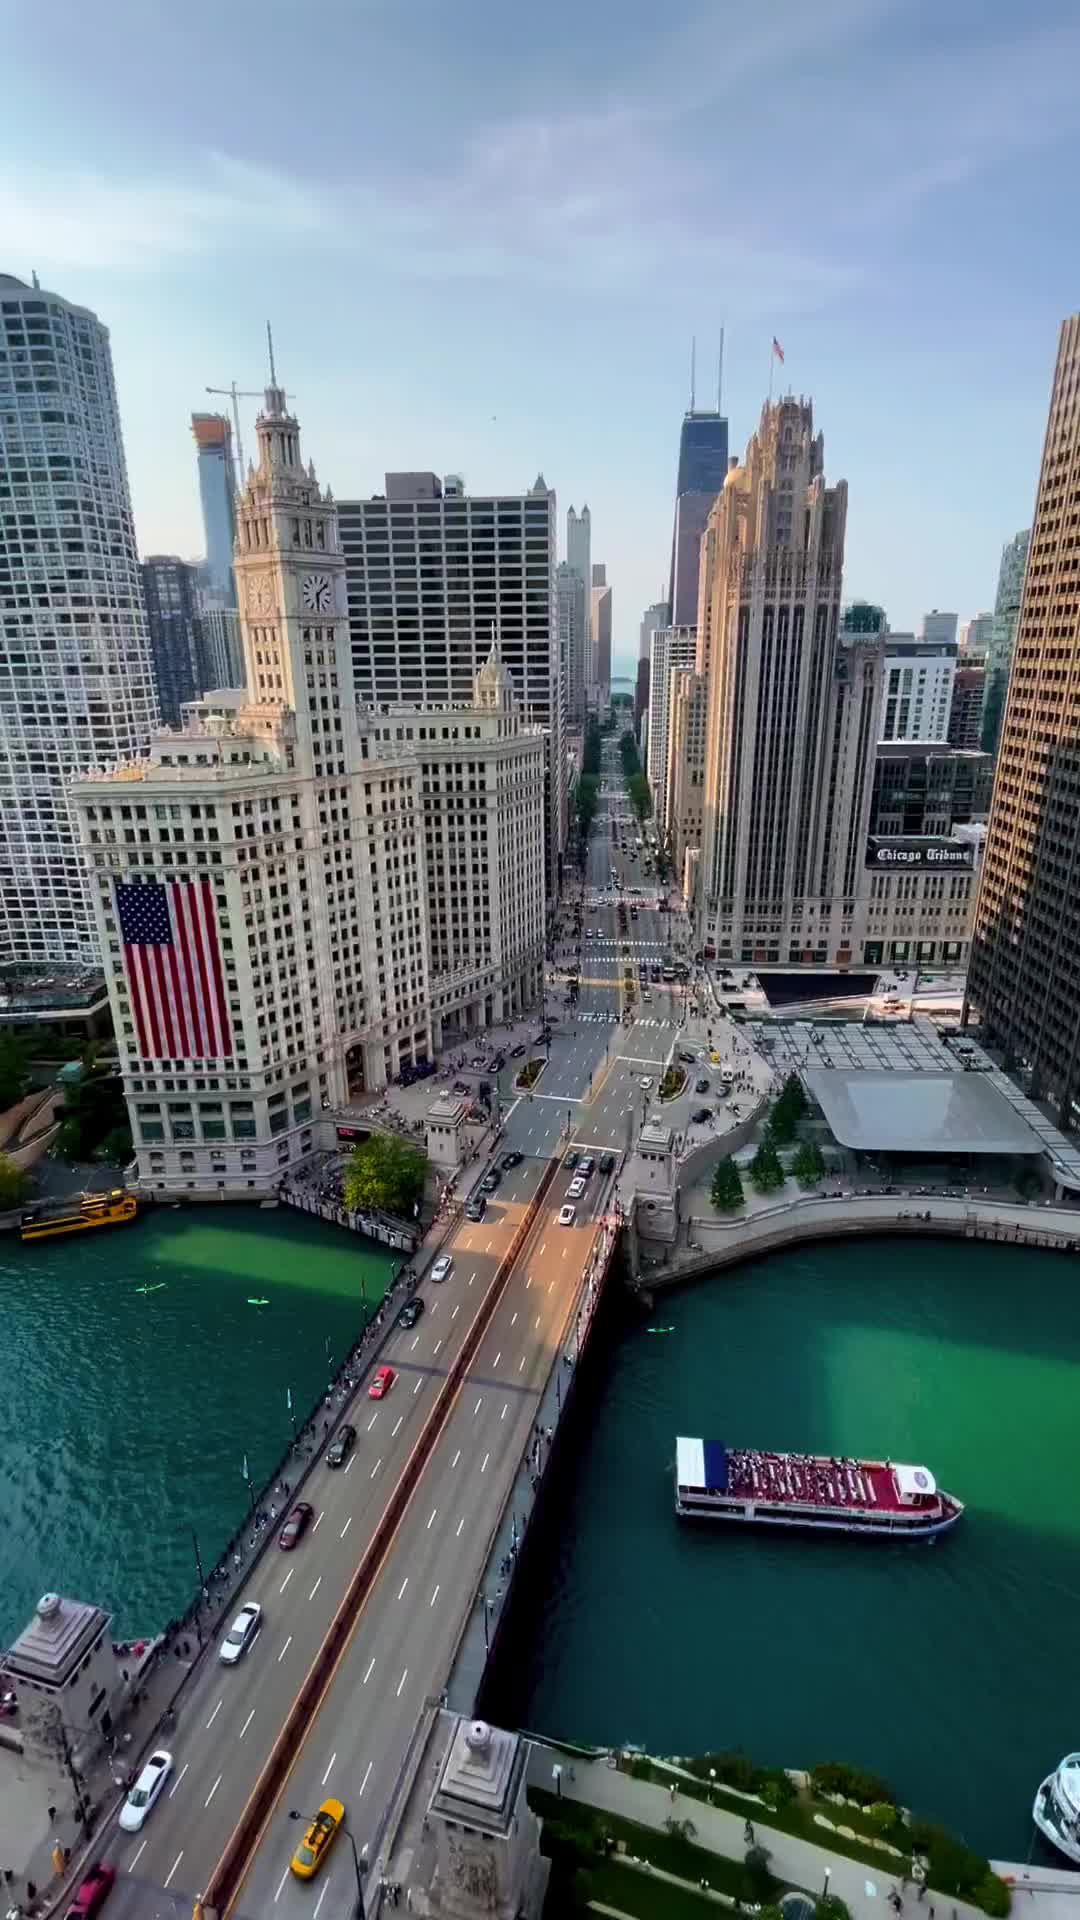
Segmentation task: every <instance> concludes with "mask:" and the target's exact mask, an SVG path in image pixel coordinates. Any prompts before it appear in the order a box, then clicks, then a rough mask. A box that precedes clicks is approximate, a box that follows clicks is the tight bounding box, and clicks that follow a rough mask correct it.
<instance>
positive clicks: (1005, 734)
mask: <svg viewBox="0 0 1080 1920" xmlns="http://www.w3.org/2000/svg"><path fill="white" fill-rule="evenodd" d="M1078 395H1080V313H1076V314H1073V315H1072V316H1071V318H1069V319H1068V320H1066V321H1065V322H1064V324H1063V326H1062V329H1061V336H1060V340H1059V343H1058V355H1057V366H1056V368H1055V372H1054V385H1053V391H1052V393H1051V397H1050V414H1049V419H1048V421H1047V427H1046V438H1045V440H1044V442H1043V456H1042V468H1041V471H1040V474H1039V490H1038V494H1037V497H1036V501H1035V519H1034V524H1033V526H1032V529H1031V549H1030V553H1029V556H1028V563H1027V574H1026V578H1025V581H1024V592H1023V599H1022V601H1021V606H1020V617H1019V621H1018V624H1017V630H1016V645H1015V649H1014V654H1013V664H1012V672H1011V674H1010V676H1009V684H1008V694H1007V697H1006V701H1005V714H1004V720H1003V723H1002V729H1001V743H1000V747H999V750H998V766H997V777H996V779H995V782H994V802H993V806H992V808H991V811H990V832H989V838H988V840H987V847H986V858H985V860H984V863H983V880H982V888H981V891H980V894H979V905H978V913H977V919H976V928H975V939H974V942H973V944H972V951H971V964H970V968H969V972H968V1003H969V1007H970V1008H974V1009H976V1010H977V1011H978V1013H979V1014H980V1015H981V1017H982V1023H983V1030H984V1032H985V1034H986V1037H987V1039H988V1040H989V1041H990V1042H991V1044H993V1045H995V1046H997V1047H1000V1049H1001V1050H1002V1052H1003V1053H1004V1055H1005V1057H1006V1061H1007V1063H1008V1064H1009V1065H1010V1066H1012V1067H1014V1068H1017V1069H1020V1070H1022V1071H1024V1072H1025V1073H1027V1074H1028V1075H1029V1076H1030V1086H1031V1091H1032V1093H1033V1095H1034V1096H1035V1097H1036V1098H1037V1099H1045V1100H1047V1101H1049V1102H1051V1103H1052V1105H1053V1106H1054V1108H1055V1109H1056V1111H1057V1114H1058V1116H1059V1118H1060V1120H1061V1122H1062V1124H1063V1125H1065V1126H1070V1125H1074V1124H1075V1123H1076V1121H1077V1119H1078V1117H1080V887H1078V886H1077V880H1076V875H1077V871H1078V865H1077V862H1078V858H1080V817H1078V813H1077V805H1076V795H1077V791H1078V790H1080V738H1078V735H1077V728H1076V712H1077V707H1078V704H1080V600H1078V597H1077V559H1076V552H1075V545H1076V532H1075V527H1074V519H1075V515H1074V512H1073V511H1072V510H1073V508H1074V507H1075V502H1076V499H1077V497H1078V494H1080V399H1078ZM965 1012H967V1009H965Z"/></svg>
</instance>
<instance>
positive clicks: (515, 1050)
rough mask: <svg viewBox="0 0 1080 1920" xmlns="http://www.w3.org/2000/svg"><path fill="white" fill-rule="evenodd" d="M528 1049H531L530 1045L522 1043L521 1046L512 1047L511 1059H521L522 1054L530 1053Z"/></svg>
mask: <svg viewBox="0 0 1080 1920" xmlns="http://www.w3.org/2000/svg"><path fill="white" fill-rule="evenodd" d="M528 1051H529V1049H528V1047H526V1046H525V1045H524V1044H523V1045H521V1046H520V1047H511V1049H510V1058H511V1060H520V1059H521V1057H522V1055H523V1054H526V1053H528Z"/></svg>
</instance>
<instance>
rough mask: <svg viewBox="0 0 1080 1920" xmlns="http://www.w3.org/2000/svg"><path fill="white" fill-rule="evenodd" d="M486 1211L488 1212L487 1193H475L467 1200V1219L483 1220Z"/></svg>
mask: <svg viewBox="0 0 1080 1920" xmlns="http://www.w3.org/2000/svg"><path fill="white" fill-rule="evenodd" d="M486 1212H487V1195H486V1194H484V1193H474V1194H473V1195H472V1196H471V1198H470V1199H468V1200H466V1202H465V1218H466V1220H473V1221H476V1220H482V1219H483V1217H484V1215H485V1213H486Z"/></svg>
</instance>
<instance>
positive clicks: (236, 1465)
mask: <svg viewBox="0 0 1080 1920" xmlns="http://www.w3.org/2000/svg"><path fill="white" fill-rule="evenodd" d="M394 1266H395V1256H394V1255H392V1254H390V1253H389V1252H388V1251H386V1250H384V1249H383V1248H381V1247H378V1246H376V1245H375V1244H374V1243H373V1242H371V1241H367V1240H362V1239H360V1238H359V1237H358V1236H356V1235H353V1234H350V1233H346V1232H344V1231H342V1230H340V1229H337V1228H334V1227H330V1226H327V1225H324V1224H323V1223H322V1222H321V1221H315V1220H312V1219H309V1218H308V1217H307V1216H304V1215H298V1214H294V1213H290V1212H289V1211H288V1210H287V1209H285V1208H281V1209H278V1210H277V1211H275V1212H260V1211H259V1210H258V1209H253V1208H247V1207H214V1208H210V1207H205V1208H193V1209H190V1210H184V1211H179V1210H173V1209H162V1210H160V1211H155V1210H151V1211H150V1212H148V1213H147V1214H145V1215H144V1216H143V1218H141V1219H140V1220H139V1221H138V1222H137V1223H136V1224H135V1225H134V1226H133V1227H130V1228H122V1229H117V1230H116V1231H115V1232H108V1231H105V1232H101V1233H97V1234H91V1235H87V1236H86V1237H85V1238H79V1239H70V1240H55V1241H44V1242H42V1243H40V1244H37V1245H32V1246H25V1247H24V1246H22V1245H21V1244H20V1243H19V1242H18V1241H16V1240H14V1239H12V1238H10V1237H8V1236H4V1237H3V1238H0V1333H2V1339H0V1353H2V1355H3V1369H4V1372H3V1383H2V1400H0V1408H2V1411H0V1513H2V1515H3V1525H2V1527H0V1644H7V1642H8V1641H10V1640H11V1638H12V1637H13V1636H14V1634H15V1633H17V1632H18V1630H19V1628H20V1627H21V1626H23V1625H24V1624H25V1622H26V1620H27V1619H28V1618H29V1615H30V1613H31V1611H32V1609H33V1606H34V1603H35V1601H36V1600H37V1599H38V1597H39V1595H40V1594H41V1593H42V1592H44V1591H45V1590H46V1589H48V1588H57V1589H59V1590H60V1591H61V1592H64V1593H70V1594H74V1595H76V1596H77V1597H78V1598H80V1599H84V1600H93V1601H97V1602H99V1603H100V1604H101V1605H103V1606H106V1607H109V1608H110V1609H112V1611H113V1612H114V1614H115V1616H116V1631H117V1633H118V1634H120V1635H122V1636H123V1637H125V1638H126V1637H129V1636H131V1635H133V1634H136V1633H149V1632H154V1631H156V1630H157V1629H158V1628H160V1627H161V1626H163V1625H164V1623H165V1622H166V1621H167V1620H168V1619H170V1618H172V1617H173V1616H174V1615H176V1614H178V1613H180V1612H182V1611H183V1609H184V1607H185V1606H186V1604H187V1602H188V1600H189V1598H190V1597H191V1595H192V1594H193V1593H194V1591H195V1588H196V1584H197V1577H196V1568H195V1548H194V1544H193V1541H192V1530H193V1529H194V1530H195V1531H196V1533H197V1536H198V1542H199V1547H200V1550H201V1553H202V1559H203V1565H204V1567H205V1568H206V1569H209V1568H210V1567H211V1566H212V1565H213V1563H214V1561H215V1560H216V1559H217V1557H218V1555H219V1553H220V1552H221V1550H222V1548H223V1547H224V1545H225V1543H226V1541H227V1540H228V1539H229V1538H230V1537H231V1535H232V1533H233V1532H234V1530H235V1528H236V1527H237V1525H238V1524H239V1523H240V1521H241V1520H242V1519H243V1516H244V1512H245V1509H246V1506H247V1492H246V1489H245V1486H244V1481H243V1462H244V1455H245V1453H246V1454H247V1455H248V1459H249V1465H250V1471H251V1476H252V1479H253V1482H254V1484H255V1486H256V1489H257V1488H258V1487H259V1486H260V1485H261V1484H262V1481H263V1479H264V1478H265V1476H266V1475H267V1474H269V1473H270V1472H271V1471H272V1469H273V1467H274V1465H275V1463H276V1461H277V1460H278V1458H279V1456H280V1454H281V1451H282V1448H283V1447H284V1445H285V1444H286V1442H287V1441H288V1439H289V1434H290V1417H289V1411H288V1404H287V1396H288V1392H289V1390H290V1389H291V1392H292V1396H293V1404H294V1408H295V1410H296V1413H297V1417H298V1419H299V1420H302V1419H303V1417H304V1415H305V1414H306V1413H307V1411H308V1410H309V1408H310V1407H311V1406H312V1405H313V1403H314V1402H315V1400H316V1399H317V1398H318V1396H319V1395H320V1393H321V1392H322V1391H323V1390H324V1388H325V1386H326V1384H327V1381H328V1379H329V1377H330V1373H331V1371H332V1368H333V1367H336V1366H337V1365H338V1364H339V1363H340V1362H341V1360H342V1359H343V1358H344V1356H345V1354H346V1353H347V1352H348V1350H349V1348H350V1347H351V1346H352V1344H353V1342H354V1341H355V1340H356V1339H357V1337H358V1335H359V1333H360V1330H361V1328H362V1326H363V1324H364V1320H365V1305H364V1296H365V1295H366V1299H367V1302H368V1304H369V1305H372V1304H374V1303H375V1302H377V1301H378V1300H379V1299H381V1298H382V1295H383V1293H384V1292H385V1290H386V1287H387V1285H388V1284H389V1281H390V1278H391V1276H392V1273H393V1270H394ZM140 1288H148V1289H153V1291H147V1292H140V1291H139V1289H140ZM253 1299H254V1300H266V1301H267V1302H268V1304H267V1305H266V1306H252V1305H251V1304H250V1301H251V1300H253ZM328 1356H329V1357H328Z"/></svg>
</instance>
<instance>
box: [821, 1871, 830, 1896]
mask: <svg viewBox="0 0 1080 1920" xmlns="http://www.w3.org/2000/svg"><path fill="white" fill-rule="evenodd" d="M831 1875H832V1868H831V1867H826V1869H825V1885H824V1886H823V1887H822V1889H821V1897H822V1899H823V1900H827V1899H828V1897H829V1880H830V1878H831Z"/></svg>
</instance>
